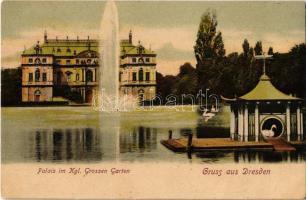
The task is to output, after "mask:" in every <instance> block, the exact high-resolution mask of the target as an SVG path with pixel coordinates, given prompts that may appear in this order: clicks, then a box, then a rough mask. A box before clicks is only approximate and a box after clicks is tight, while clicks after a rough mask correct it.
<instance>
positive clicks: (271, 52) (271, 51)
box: [268, 47, 273, 55]
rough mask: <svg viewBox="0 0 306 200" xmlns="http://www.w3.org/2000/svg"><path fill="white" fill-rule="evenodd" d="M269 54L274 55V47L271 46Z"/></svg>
mask: <svg viewBox="0 0 306 200" xmlns="http://www.w3.org/2000/svg"><path fill="white" fill-rule="evenodd" d="M268 55H273V48H272V47H269V50H268Z"/></svg>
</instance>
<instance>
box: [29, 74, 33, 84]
mask: <svg viewBox="0 0 306 200" xmlns="http://www.w3.org/2000/svg"><path fill="white" fill-rule="evenodd" d="M32 81H33V73H29V82H32Z"/></svg>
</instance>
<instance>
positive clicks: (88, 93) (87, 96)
mask: <svg viewBox="0 0 306 200" xmlns="http://www.w3.org/2000/svg"><path fill="white" fill-rule="evenodd" d="M85 101H86V103H91V102H92V90H86V93H85Z"/></svg>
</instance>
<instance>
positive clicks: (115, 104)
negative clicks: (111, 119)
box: [93, 0, 137, 112]
mask: <svg viewBox="0 0 306 200" xmlns="http://www.w3.org/2000/svg"><path fill="white" fill-rule="evenodd" d="M99 38H100V41H99V53H100V62H99V63H100V69H99V89H98V93H97V94H96V95H95V96H94V97H93V107H94V109H95V110H98V111H104V112H117V111H127V109H128V110H132V108H134V107H135V106H137V99H135V98H134V97H132V96H128V95H123V96H121V97H120V95H119V59H120V58H119V55H120V42H119V20H118V11H117V7H116V4H115V2H114V1H113V0H109V1H107V2H106V5H105V9H104V13H103V18H102V22H101V26H100V37H99Z"/></svg>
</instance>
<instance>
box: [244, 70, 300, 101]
mask: <svg viewBox="0 0 306 200" xmlns="http://www.w3.org/2000/svg"><path fill="white" fill-rule="evenodd" d="M238 99H240V100H259V101H260V100H301V99H300V98H297V97H293V96H291V95H287V94H285V93H283V92H281V91H279V90H278V89H276V88H275V87H274V86H273V85H272V83H271V81H270V78H269V77H268V76H267V75H266V74H263V75H262V76H261V77H260V79H259V82H258V84H257V85H256V87H255V88H254V89H253V90H251V91H250V92H248V93H247V94H245V95H243V96H241V97H238Z"/></svg>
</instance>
